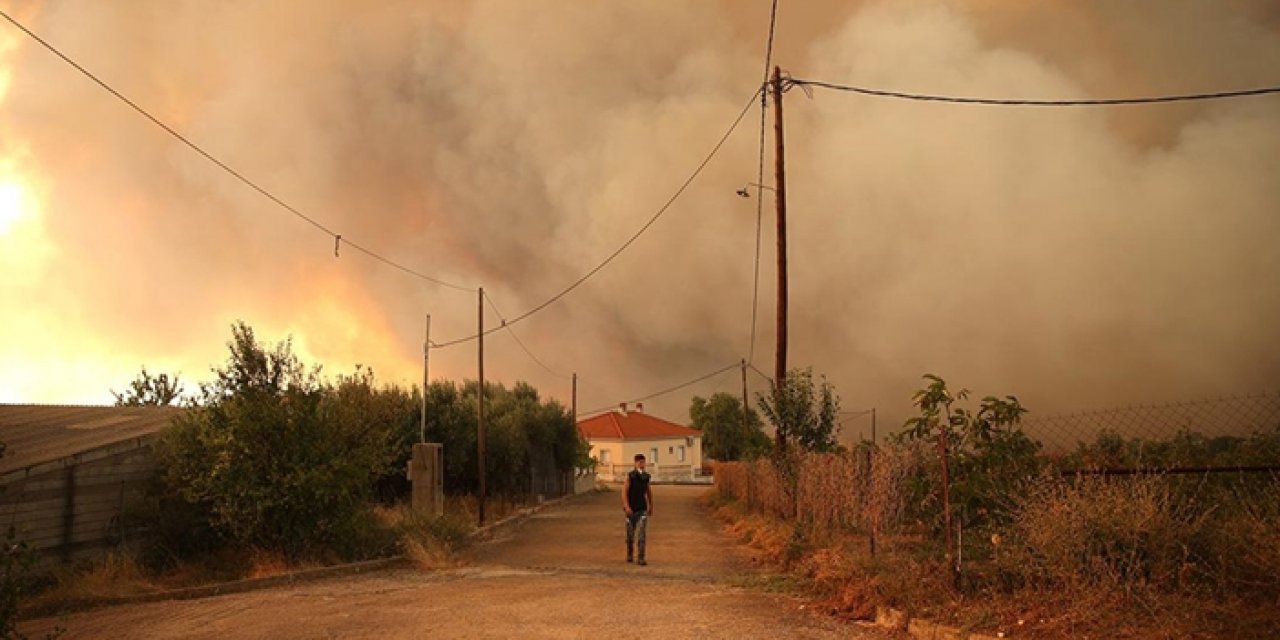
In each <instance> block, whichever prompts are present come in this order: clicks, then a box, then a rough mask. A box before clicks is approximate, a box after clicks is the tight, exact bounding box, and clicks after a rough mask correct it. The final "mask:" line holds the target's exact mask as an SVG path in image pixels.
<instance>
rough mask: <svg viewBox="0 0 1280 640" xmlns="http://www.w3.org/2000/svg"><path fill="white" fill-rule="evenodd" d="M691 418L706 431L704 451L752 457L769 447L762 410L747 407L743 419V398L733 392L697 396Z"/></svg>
mask: <svg viewBox="0 0 1280 640" xmlns="http://www.w3.org/2000/svg"><path fill="white" fill-rule="evenodd" d="M689 420H690V421H691V422H692V426H693V428H694V429H697V430H699V431H701V432H702V447H703V452H704V453H705V454H706V456H707V457H708V458H711V459H713V460H720V461H725V462H727V461H732V460H749V459H752V458H756V457H759V456H760V455H762V454H763V453H765V452H767V451H768V450H769V436H767V435H765V433H764V429H763V428H762V423H761V421H760V414H759V413H756V411H755V410H754V409H751V408H748V409H747V424H746V425H743V423H742V401H741V400H739V399H738V397H737V396H734V395H733V394H730V393H715V394H712V396H711V397H710V398H703V397H701V396H694V398H693V401H692V402H691V403H690V405H689Z"/></svg>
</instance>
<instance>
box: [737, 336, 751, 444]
mask: <svg viewBox="0 0 1280 640" xmlns="http://www.w3.org/2000/svg"><path fill="white" fill-rule="evenodd" d="M747 411H748V409H747V360H746V359H745V358H743V360H742V437H741V438H739V439H738V447H739V448H740V449H742V451H741V453H743V454H745V453H746V451H745V449H746V446H747V440H748V439H750V437H751V421H750V420H748V419H747Z"/></svg>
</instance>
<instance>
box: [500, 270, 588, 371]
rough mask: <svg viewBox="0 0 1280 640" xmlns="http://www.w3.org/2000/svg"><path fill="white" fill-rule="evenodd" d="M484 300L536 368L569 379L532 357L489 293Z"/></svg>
mask: <svg viewBox="0 0 1280 640" xmlns="http://www.w3.org/2000/svg"><path fill="white" fill-rule="evenodd" d="M484 299H485V300H487V301H488V302H489V307H490V308H492V309H493V312H494V313H495V314H497V316H498V320H499V321H501V322H502V327H505V328H506V330H507V332H508V333H510V334H511V337H512V338H513V339H515V341H516V344H518V345H520V348H521V349H523V350H524V352H525V354H526V355H528V356H529V358H530V359H531V360H533V361H534V362H536V363H538V366H540V367H542V368H543V369H545V370H546V371H547V373H550V374H551V375H553V376H556V377H558V378H564V379H566V380H568V379H569V378H570V377H571V376H568V375H565V374H563V373H560V372H559V371H556V370H555V369H552V368H551V367H549V366H547V363H545V362H543V361H542V359H541V358H539V357H538V356H536V355H534V353H533V351H530V350H529V347H528V346H526V345H525V343H524V341H523V340H521V339H520V336H518V335H516V330H515V329H512V328H511V324H510V323H509V322H507V319H506V318H505V317H503V315H502V311H500V310H499V309H498V305H497V304H496V303H495V302H494V301H493V298H491V297H489V293H488V292H487V291H486V292H485V294H484Z"/></svg>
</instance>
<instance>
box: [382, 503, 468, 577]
mask: <svg viewBox="0 0 1280 640" xmlns="http://www.w3.org/2000/svg"><path fill="white" fill-rule="evenodd" d="M375 515H376V516H377V518H378V520H379V521H380V522H381V523H382V524H383V526H386V527H388V528H389V529H391V530H392V531H395V532H396V535H397V536H398V540H399V543H398V546H399V548H400V550H401V551H402V552H403V553H404V554H405V556H406V557H408V558H409V560H410V561H411V562H412V563H413V564H414V566H416V567H418V568H419V569H422V570H423V571H435V570H438V569H444V568H448V567H452V566H456V565H457V564H458V558H457V554H458V552H459V551H461V550H462V549H464V548H465V547H466V546H467V544H468V543H469V542H470V534H471V531H472V521H471V520H470V519H464V516H458V515H452V514H450V513H448V512H446V514H445V515H444V516H441V517H438V518H437V517H433V516H428V515H425V514H422V513H420V512H417V511H414V510H413V509H410V508H408V507H407V506H403V505H401V506H396V507H380V508H378V510H377V511H376V512H375Z"/></svg>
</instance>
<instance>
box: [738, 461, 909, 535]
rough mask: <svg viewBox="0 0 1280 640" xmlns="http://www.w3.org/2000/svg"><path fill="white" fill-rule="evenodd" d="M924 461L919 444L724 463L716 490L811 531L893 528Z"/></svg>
mask: <svg viewBox="0 0 1280 640" xmlns="http://www.w3.org/2000/svg"><path fill="white" fill-rule="evenodd" d="M919 464H920V457H919V454H918V452H917V451H916V449H915V448H914V447H879V448H875V449H871V450H866V449H863V450H857V451H851V452H846V453H825V454H813V453H808V454H796V455H793V456H792V457H791V458H790V459H788V460H786V461H783V462H781V463H778V462H775V461H773V460H764V459H762V460H755V461H752V462H730V463H718V464H717V465H716V472H715V478H716V491H717V492H718V494H719V495H720V496H721V498H722V499H733V500H737V501H739V502H740V503H742V504H743V505H744V506H745V508H746V509H748V510H749V511H753V512H756V513H764V514H770V515H774V516H777V517H781V518H787V519H791V518H795V519H797V520H798V521H799V522H801V523H803V524H804V525H805V527H806V531H807V532H808V533H809V534H810V535H822V536H826V535H832V534H836V533H840V532H848V531H860V532H868V531H890V530H893V529H894V528H896V527H897V526H898V524H900V523H901V521H902V517H903V514H904V513H905V511H906V503H905V501H906V494H907V492H906V489H905V487H906V482H907V480H908V479H909V478H910V476H911V475H912V474H913V473H914V472H915V470H916V469H917V468H918V467H919ZM791 474H794V488H791V487H789V486H788V485H790V484H792V482H791V480H790V478H791Z"/></svg>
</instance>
